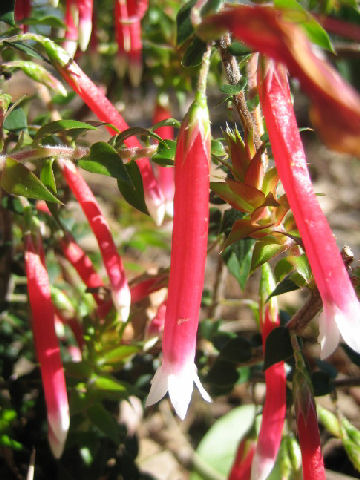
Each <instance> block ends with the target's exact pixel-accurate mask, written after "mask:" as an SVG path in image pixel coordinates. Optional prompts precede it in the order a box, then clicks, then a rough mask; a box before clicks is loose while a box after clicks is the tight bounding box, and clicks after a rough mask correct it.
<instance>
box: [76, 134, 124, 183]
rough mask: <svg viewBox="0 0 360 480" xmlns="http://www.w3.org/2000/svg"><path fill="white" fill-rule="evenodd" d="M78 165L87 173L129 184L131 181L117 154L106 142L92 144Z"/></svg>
mask: <svg viewBox="0 0 360 480" xmlns="http://www.w3.org/2000/svg"><path fill="white" fill-rule="evenodd" d="M78 165H79V166H80V167H81V168H83V169H84V170H87V171H88V172H92V173H99V174H101V175H106V176H107V177H114V178H116V179H117V180H121V181H123V182H128V183H129V184H131V179H130V177H129V175H128V172H127V170H126V168H125V165H124V163H123V161H122V160H121V158H120V156H119V154H118V153H117V151H116V150H115V149H114V148H113V147H112V146H111V145H109V144H108V143H106V142H97V143H94V144H93V145H92V146H91V148H90V153H89V155H87V156H86V157H82V158H81V159H80V160H79V162H78Z"/></svg>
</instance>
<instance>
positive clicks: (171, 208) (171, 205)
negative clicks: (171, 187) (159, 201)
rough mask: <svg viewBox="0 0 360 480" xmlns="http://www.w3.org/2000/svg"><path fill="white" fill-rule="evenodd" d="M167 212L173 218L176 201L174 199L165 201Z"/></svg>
mask: <svg viewBox="0 0 360 480" xmlns="http://www.w3.org/2000/svg"><path fill="white" fill-rule="evenodd" d="M165 212H166V214H167V215H168V216H169V217H171V218H172V217H173V216H174V202H173V201H172V200H168V201H167V202H166V203H165Z"/></svg>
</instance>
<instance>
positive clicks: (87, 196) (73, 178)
mask: <svg viewBox="0 0 360 480" xmlns="http://www.w3.org/2000/svg"><path fill="white" fill-rule="evenodd" d="M58 162H59V165H60V168H61V170H62V173H63V175H64V177H65V179H66V182H67V184H68V185H69V187H70V189H71V191H72V192H73V194H74V196H75V198H76V199H77V201H78V202H79V204H80V206H81V208H82V210H83V212H84V214H85V215H86V217H87V219H88V222H89V225H90V227H91V229H92V231H93V232H94V235H95V237H96V240H97V242H98V245H99V248H100V252H101V255H102V258H103V262H104V265H105V268H106V271H107V274H108V276H109V281H110V286H111V291H112V297H113V302H114V305H115V307H116V309H117V310H118V312H119V315H120V318H121V320H122V321H123V322H126V321H127V319H128V316H129V313H130V289H129V286H128V284H127V280H126V276H125V272H124V268H123V264H122V261H121V257H120V255H119V254H118V251H117V249H116V246H115V243H114V240H113V237H112V235H111V232H110V228H109V225H108V223H107V221H106V219H105V217H104V215H103V213H102V212H101V210H100V207H99V204H98V202H97V200H96V198H95V197H94V194H93V193H92V191H91V190H90V188H89V186H88V184H87V183H86V182H85V180H84V179H83V177H82V176H81V175H80V174H79V172H78V171H77V169H76V168H75V166H74V164H73V163H72V162H71V161H70V160H64V159H59V160H58Z"/></svg>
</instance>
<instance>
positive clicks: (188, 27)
mask: <svg viewBox="0 0 360 480" xmlns="http://www.w3.org/2000/svg"><path fill="white" fill-rule="evenodd" d="M194 5H195V0H191V1H190V2H187V3H185V5H183V6H182V7H181V8H180V10H179V11H178V14H177V16H176V45H182V44H183V43H184V42H185V41H186V40H188V38H189V37H190V36H191V35H192V34H193V32H194V29H193V26H192V23H191V18H190V14H191V9H192V7H193V6H194Z"/></svg>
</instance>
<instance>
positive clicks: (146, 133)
mask: <svg viewBox="0 0 360 480" xmlns="http://www.w3.org/2000/svg"><path fill="white" fill-rule="evenodd" d="M136 136H139V137H144V138H147V137H152V138H155V139H156V140H157V141H158V142H160V143H161V142H163V139H162V138H161V137H160V136H159V135H158V134H157V133H154V132H152V131H151V130H149V129H147V128H142V127H131V128H128V129H127V130H124V131H123V132H121V133H119V134H118V135H116V137H114V138H113V141H114V144H115V147H117V148H119V147H121V145H122V144H123V143H124V141H125V140H126V139H127V138H130V137H136Z"/></svg>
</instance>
